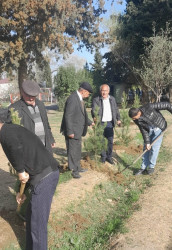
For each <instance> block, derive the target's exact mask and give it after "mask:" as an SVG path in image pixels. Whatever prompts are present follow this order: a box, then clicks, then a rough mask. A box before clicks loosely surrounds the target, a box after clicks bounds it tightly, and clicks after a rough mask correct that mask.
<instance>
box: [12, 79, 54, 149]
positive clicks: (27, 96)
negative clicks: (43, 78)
mask: <svg viewBox="0 0 172 250" xmlns="http://www.w3.org/2000/svg"><path fill="white" fill-rule="evenodd" d="M39 93H40V87H39V85H38V84H37V83H36V82H34V81H31V80H25V81H24V82H23V83H22V88H21V95H22V97H21V99H20V100H19V101H17V102H15V103H13V104H11V105H10V106H9V108H8V122H9V123H10V122H11V108H14V109H15V110H16V111H18V114H19V117H20V118H21V125H23V126H24V127H25V128H27V129H29V130H30V131H32V132H33V133H35V134H36V135H37V136H38V137H39V138H40V140H41V141H42V143H43V144H44V146H45V147H46V148H47V149H48V150H49V151H50V152H51V153H52V148H53V147H55V140H54V137H53V135H52V132H51V128H50V125H49V122H48V117H47V113H46V109H45V106H44V104H43V102H42V101H39V100H38V99H37V98H36V96H38V94H39Z"/></svg>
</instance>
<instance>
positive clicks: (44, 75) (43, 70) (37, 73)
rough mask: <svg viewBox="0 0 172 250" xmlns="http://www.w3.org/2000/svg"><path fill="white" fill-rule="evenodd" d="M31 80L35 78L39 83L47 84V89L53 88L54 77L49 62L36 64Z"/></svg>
mask: <svg viewBox="0 0 172 250" xmlns="http://www.w3.org/2000/svg"><path fill="white" fill-rule="evenodd" d="M30 77H31V78H34V79H35V80H36V81H37V82H38V83H45V85H46V88H52V76H51V68H50V64H49V62H43V63H41V64H39V65H38V64H36V66H35V67H34V69H33V72H32V74H30Z"/></svg>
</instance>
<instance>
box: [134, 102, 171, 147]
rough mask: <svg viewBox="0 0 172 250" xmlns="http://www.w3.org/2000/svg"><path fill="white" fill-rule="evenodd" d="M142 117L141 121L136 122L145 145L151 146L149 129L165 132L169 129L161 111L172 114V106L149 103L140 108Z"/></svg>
mask: <svg viewBox="0 0 172 250" xmlns="http://www.w3.org/2000/svg"><path fill="white" fill-rule="evenodd" d="M139 109H140V111H141V113H142V115H141V117H140V118H139V119H137V120H134V122H135V124H136V125H137V126H138V127H139V129H140V132H141V133H142V136H143V139H144V143H145V144H150V138H149V129H150V127H156V128H160V129H161V130H162V131H164V130H165V129H166V127H167V122H166V120H165V118H164V117H163V115H162V114H161V113H160V112H159V111H160V110H168V111H169V112H170V113H172V105H171V103H169V102H158V103H149V104H146V105H144V106H142V107H140V108H139Z"/></svg>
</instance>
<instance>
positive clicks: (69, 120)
mask: <svg viewBox="0 0 172 250" xmlns="http://www.w3.org/2000/svg"><path fill="white" fill-rule="evenodd" d="M92 92H93V91H92V88H91V86H90V84H89V83H88V82H82V83H81V84H80V87H79V89H78V90H77V91H75V92H73V93H72V94H71V95H70V96H69V97H68V99H67V101H66V104H65V109H64V114H63V119H62V124H61V130H60V132H62V133H63V134H64V135H65V140H66V147H67V155H68V167H69V169H70V170H71V171H72V176H73V178H80V177H81V175H80V174H79V173H80V172H85V170H84V169H82V168H81V166H80V160H81V138H82V136H85V135H86V133H87V128H88V126H90V125H93V122H92V121H91V120H90V119H88V115H87V111H86V109H85V105H84V102H83V99H85V98H87V97H89V95H90V93H92Z"/></svg>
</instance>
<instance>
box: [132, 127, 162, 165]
mask: <svg viewBox="0 0 172 250" xmlns="http://www.w3.org/2000/svg"><path fill="white" fill-rule="evenodd" d="M165 132H166V130H165V131H164V132H163V133H161V134H160V135H159V136H158V137H157V138H156V139H155V140H154V141H153V142H152V143H151V145H150V146H151V147H152V146H153V144H154V143H155V142H156V141H157V140H158V139H159V138H160V137H161V136H163V135H164V133H165ZM147 151H148V149H147V148H146V149H145V150H144V151H143V153H142V154H141V155H139V156H138V157H137V159H135V160H134V161H133V163H132V165H133V164H134V163H136V162H137V161H138V160H139V159H140V158H141V157H142V156H143V155H144V154H145V153H146V152H147Z"/></svg>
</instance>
